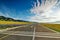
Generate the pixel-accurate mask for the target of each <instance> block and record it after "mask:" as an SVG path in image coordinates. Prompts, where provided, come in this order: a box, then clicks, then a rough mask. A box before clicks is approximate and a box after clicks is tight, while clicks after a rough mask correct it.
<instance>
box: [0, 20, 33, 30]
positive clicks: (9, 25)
mask: <svg viewBox="0 0 60 40" xmlns="http://www.w3.org/2000/svg"><path fill="white" fill-rule="evenodd" d="M31 23H32V22H14V21H0V30H2V29H7V28H13V27H17V26H19V25H25V24H31Z"/></svg>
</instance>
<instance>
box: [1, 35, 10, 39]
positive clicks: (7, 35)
mask: <svg viewBox="0 0 60 40" xmlns="http://www.w3.org/2000/svg"><path fill="white" fill-rule="evenodd" d="M8 36H9V35H6V36H3V37H1V38H0V40H2V39H3V38H6V37H8Z"/></svg>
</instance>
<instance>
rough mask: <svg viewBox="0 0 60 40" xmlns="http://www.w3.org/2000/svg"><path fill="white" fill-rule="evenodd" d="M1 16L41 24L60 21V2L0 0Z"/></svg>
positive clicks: (52, 0)
mask: <svg viewBox="0 0 60 40" xmlns="http://www.w3.org/2000/svg"><path fill="white" fill-rule="evenodd" d="M0 16H5V17H10V18H14V19H19V20H25V21H32V22H39V23H41V22H44V23H45V22H56V21H60V0H0Z"/></svg>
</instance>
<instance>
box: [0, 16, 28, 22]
mask: <svg viewBox="0 0 60 40" xmlns="http://www.w3.org/2000/svg"><path fill="white" fill-rule="evenodd" d="M0 20H2V21H17V22H27V21H24V20H16V19H13V18H9V17H4V16H0Z"/></svg>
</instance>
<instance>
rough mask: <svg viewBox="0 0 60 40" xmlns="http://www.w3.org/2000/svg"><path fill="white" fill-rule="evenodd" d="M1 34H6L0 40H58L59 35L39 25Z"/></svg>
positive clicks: (59, 39) (59, 38)
mask: <svg viewBox="0 0 60 40" xmlns="http://www.w3.org/2000/svg"><path fill="white" fill-rule="evenodd" d="M1 34H3V35H4V34H6V35H7V34H8V35H7V36H5V37H4V36H3V37H1V38H0V39H1V40H60V34H59V33H55V32H54V31H52V30H50V29H48V28H45V27H44V26H42V25H41V24H31V25H27V26H25V27H23V26H22V27H20V28H15V29H11V30H8V31H5V32H2V33H1ZM1 34H0V35H1Z"/></svg>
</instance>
